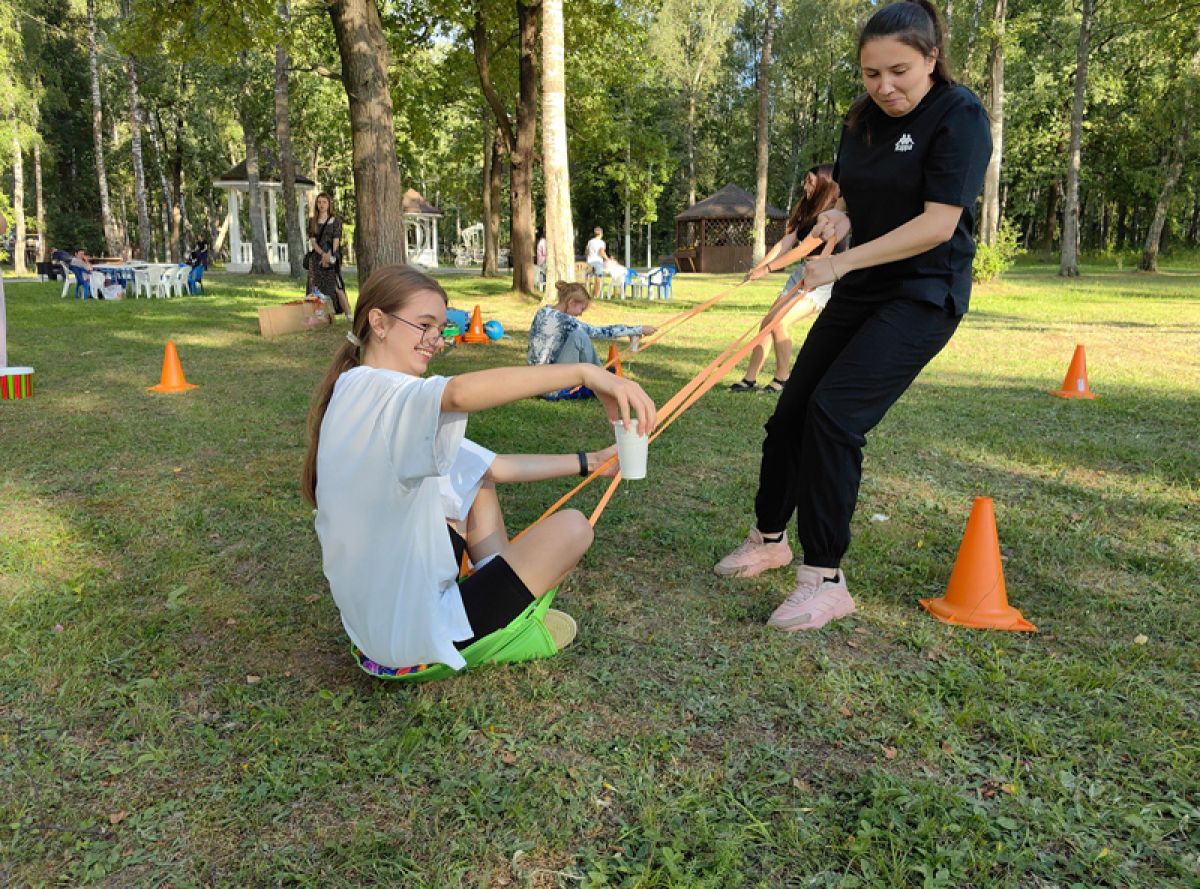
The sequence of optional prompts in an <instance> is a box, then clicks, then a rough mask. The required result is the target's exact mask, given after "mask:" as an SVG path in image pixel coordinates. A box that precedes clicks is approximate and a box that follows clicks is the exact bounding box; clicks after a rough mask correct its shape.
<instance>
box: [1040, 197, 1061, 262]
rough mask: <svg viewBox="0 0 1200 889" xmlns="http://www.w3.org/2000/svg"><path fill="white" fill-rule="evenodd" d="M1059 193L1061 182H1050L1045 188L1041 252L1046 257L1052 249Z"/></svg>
mask: <svg viewBox="0 0 1200 889" xmlns="http://www.w3.org/2000/svg"><path fill="white" fill-rule="evenodd" d="M1061 195H1062V185H1061V183H1059V182H1057V181H1056V182H1052V183H1051V184H1050V188H1048V189H1047V190H1046V215H1045V217H1044V218H1043V221H1042V240H1041V252H1042V253H1044V254H1046V257H1047V258H1049V255H1050V252H1051V251H1052V250H1053V249H1054V229H1055V227H1056V224H1057V222H1058V202H1059V197H1060V196H1061Z"/></svg>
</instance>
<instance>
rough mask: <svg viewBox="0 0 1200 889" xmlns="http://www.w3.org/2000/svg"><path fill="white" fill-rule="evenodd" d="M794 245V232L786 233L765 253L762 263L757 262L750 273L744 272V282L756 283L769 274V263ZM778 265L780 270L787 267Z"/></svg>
mask: <svg viewBox="0 0 1200 889" xmlns="http://www.w3.org/2000/svg"><path fill="white" fill-rule="evenodd" d="M795 243H796V233H795V232H794V231H790V232H786V233H785V234H784V236H783V237H782V238H780V239H779V242H778V243H776V244H775V245H774V246H773V247H772V248H771V249H770V250H768V251H767V255H766V256H764V257H763V258H762V261H761V262H759V264H758V265H756V266H755V267H754V268H752V269H750V271H748V272H746V277H745V279H744V280H746V281H757V280H758V279H759V278H761V277H763V275H766V274H767V273H768V272H770V270H771V263H772V262H774V261H775V258H776V257H777V256H779V254H780V253H782V252H783V251H785V250H788V249H789V248H791V246H792V245H793V244H795ZM779 265H780V267H781V268H782V267H783V266H785V265H787V263H786V262H781V263H780V264H779Z"/></svg>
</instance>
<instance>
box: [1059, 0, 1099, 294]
mask: <svg viewBox="0 0 1200 889" xmlns="http://www.w3.org/2000/svg"><path fill="white" fill-rule="evenodd" d="M1095 14H1096V0H1083V2H1082V7H1081V15H1080V19H1079V39H1078V42H1077V43H1076V45H1075V93H1074V96H1073V98H1072V101H1071V138H1070V143H1069V145H1068V147H1067V187H1066V194H1065V195H1064V196H1063V226H1062V247H1061V254H1060V259H1059V265H1058V273H1059V275H1061V276H1063V277H1065V278H1077V277H1079V168H1080V163H1081V145H1082V143H1083V112H1084V105H1085V102H1086V99H1087V80H1088V62H1089V58H1090V55H1091V46H1092V25H1093V20H1094V18H1095Z"/></svg>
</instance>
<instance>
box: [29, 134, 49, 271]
mask: <svg viewBox="0 0 1200 889" xmlns="http://www.w3.org/2000/svg"><path fill="white" fill-rule="evenodd" d="M33 189H34V195H35V201H36V202H37V228H38V251H37V259H38V262H45V261H46V256H47V255H48V254H49V251H50V248H49V247H48V246H47V245H48V244H49V243H50V242H49V239H48V238H47V237H46V203H45V201H43V200H42V146H41V145H40V144H39V143H37V142H36V141H35V142H34V143H33Z"/></svg>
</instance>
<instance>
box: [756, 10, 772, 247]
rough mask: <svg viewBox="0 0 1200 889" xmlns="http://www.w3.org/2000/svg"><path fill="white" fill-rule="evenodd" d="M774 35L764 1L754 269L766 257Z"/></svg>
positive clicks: (757, 137)
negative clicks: (772, 47) (764, 16)
mask: <svg viewBox="0 0 1200 889" xmlns="http://www.w3.org/2000/svg"><path fill="white" fill-rule="evenodd" d="M774 35H775V0H767V20H766V22H765V23H764V24H763V41H762V52H761V56H760V57H759V64H758V130H757V135H756V142H757V149H758V157H757V158H756V159H755V161H756V163H755V167H756V173H757V179H756V183H755V188H754V247H753V248H752V250H751V253H750V260H751V262H752V263H753V264H755V265H757V264H758V263H759V261H761V260H762V258H763V257H764V256H766V254H767V165H768V163H769V162H770V149H771V146H770V142H769V140H770V134H769V132H768V127H767V124H768V118H769V116H770V93H771V40H772V38H773V37H774Z"/></svg>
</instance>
